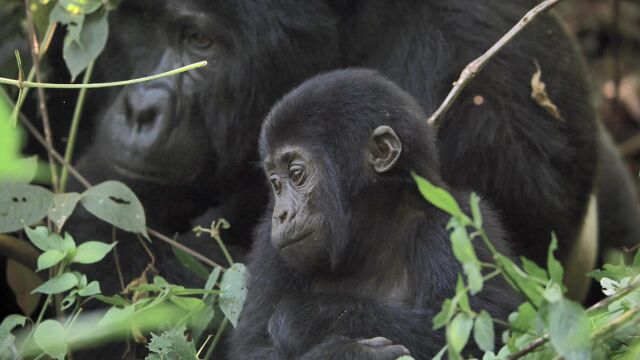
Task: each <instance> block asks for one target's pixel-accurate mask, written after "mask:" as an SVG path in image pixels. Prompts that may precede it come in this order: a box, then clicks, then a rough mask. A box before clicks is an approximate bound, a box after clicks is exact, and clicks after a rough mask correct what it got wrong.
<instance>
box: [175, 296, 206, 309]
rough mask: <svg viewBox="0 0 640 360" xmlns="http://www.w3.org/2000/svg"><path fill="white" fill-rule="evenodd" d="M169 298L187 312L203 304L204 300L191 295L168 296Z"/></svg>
mask: <svg viewBox="0 0 640 360" xmlns="http://www.w3.org/2000/svg"><path fill="white" fill-rule="evenodd" d="M169 300H170V301H171V302H172V303H174V304H176V305H178V306H179V307H181V308H183V309H185V310H186V311H189V312H190V311H195V310H198V309H199V308H200V307H201V306H204V302H203V301H202V300H201V299H196V298H192V297H186V296H170V297H169Z"/></svg>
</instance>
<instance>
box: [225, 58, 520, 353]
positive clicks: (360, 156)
mask: <svg viewBox="0 0 640 360" xmlns="http://www.w3.org/2000/svg"><path fill="white" fill-rule="evenodd" d="M380 125H387V126H389V127H391V128H392V129H393V130H394V131H395V133H396V134H397V136H398V137H399V139H400V140H401V142H402V152H401V154H400V158H399V160H398V162H397V164H396V165H395V167H394V168H393V169H392V170H390V172H388V173H384V174H377V173H375V172H374V171H373V169H372V168H371V165H370V164H369V163H368V162H367V160H366V156H365V149H366V147H367V142H368V141H369V139H370V136H371V133H372V132H373V130H374V129H375V128H376V127H378V126H380ZM260 144H261V145H260V148H261V152H262V154H263V157H264V156H267V154H273V153H276V152H277V151H278V149H280V148H282V147H291V146H293V147H297V148H302V149H304V150H306V151H307V152H309V153H310V154H311V155H310V157H311V158H312V159H314V160H317V161H318V163H319V164H316V166H318V168H319V169H321V170H318V171H317V172H316V173H315V176H316V177H317V178H316V179H315V180H314V181H317V182H319V184H320V185H319V186H320V187H321V190H318V192H314V190H311V193H307V194H303V195H302V196H304V197H305V198H306V197H309V198H310V200H309V201H310V202H312V203H313V209H315V210H310V211H319V212H321V213H322V215H323V216H324V218H325V219H326V223H325V224H324V226H328V227H329V228H330V229H331V236H330V238H329V239H327V241H328V243H326V244H325V247H326V250H324V251H321V252H318V253H317V254H316V256H318V257H323V256H324V255H323V254H324V253H328V254H329V256H330V260H331V261H330V264H331V265H330V266H328V267H327V268H323V269H321V270H314V271H312V272H308V271H300V270H299V269H298V268H297V267H292V266H290V265H288V262H285V261H284V260H283V258H281V255H280V254H279V253H278V251H277V250H276V249H275V248H274V246H272V244H271V242H270V238H271V231H272V230H271V227H272V224H271V223H272V210H273V200H272V202H271V205H270V207H269V210H268V211H267V214H266V215H265V217H264V221H263V222H262V224H261V225H260V227H259V228H258V230H257V235H256V239H255V243H254V248H253V250H252V252H251V255H250V263H249V270H250V274H251V278H250V282H249V294H248V297H247V303H246V305H245V309H244V311H243V313H242V317H241V321H240V323H239V325H238V328H237V331H236V332H235V335H234V338H233V344H232V358H233V359H276V358H303V359H342V358H344V359H378V358H380V359H385V358H393V357H389V356H386V357H385V356H382V355H381V354H378V353H377V352H375V351H372V350H371V349H363V347H361V345H359V344H358V343H357V342H356V340H358V339H362V338H365V339H366V338H373V337H377V336H383V337H386V338H388V339H389V340H391V341H392V342H393V343H394V344H400V345H404V346H405V347H406V348H407V349H409V351H410V352H411V355H412V356H414V357H415V358H416V359H426V358H430V357H432V356H433V355H435V353H436V352H437V351H438V350H439V349H440V348H441V347H442V346H443V345H444V339H443V332H442V331H434V330H432V318H433V316H434V315H435V314H436V313H437V312H438V311H439V309H440V306H441V303H442V301H443V300H444V299H445V298H446V297H451V296H453V294H454V290H455V284H456V276H457V274H458V272H460V271H461V266H460V264H459V263H458V262H457V261H456V260H455V258H454V256H453V253H452V250H451V246H450V240H449V232H448V231H447V230H446V225H447V222H448V221H449V216H448V215H447V214H445V213H443V212H442V211H440V210H438V209H436V208H435V207H433V206H431V205H430V204H429V203H427V202H426V200H424V199H423V198H422V196H421V195H420V193H419V192H418V190H417V186H416V184H415V183H414V181H413V180H412V178H411V175H410V171H411V170H415V172H416V173H417V174H419V175H421V176H423V177H426V178H427V179H428V180H430V181H431V182H433V183H435V184H437V185H438V186H441V187H445V188H448V186H447V185H446V183H445V182H444V181H443V180H442V179H441V177H440V175H439V164H438V160H437V153H436V152H437V151H436V140H435V136H434V134H433V132H432V131H431V129H430V128H429V126H428V125H427V124H426V122H425V121H424V113H423V112H422V110H421V109H420V107H419V105H418V104H417V103H416V102H415V101H414V100H413V99H412V98H411V96H410V95H408V94H406V93H405V92H404V91H402V90H400V89H399V88H398V87H397V86H396V85H394V84H393V83H391V82H389V81H387V80H385V79H384V78H382V77H381V76H379V75H378V74H376V73H375V72H373V71H369V70H342V71H335V72H331V73H328V74H325V75H320V76H318V77H315V78H313V79H311V80H308V81H307V82H305V83H304V84H303V85H301V86H300V87H299V88H297V89H295V90H294V91H292V92H291V93H290V94H289V95H287V96H285V97H284V99H283V100H282V101H280V102H279V103H278V104H277V105H276V106H275V107H274V109H273V110H272V111H271V113H270V114H269V116H268V117H267V120H266V122H265V124H264V126H263V132H262V136H261V139H260ZM311 177H312V175H311V174H310V175H309V178H311ZM307 181H309V182H312V180H307ZM300 186H301V187H302V188H305V189H308V187H306V185H300ZM309 186H312V185H309ZM450 190H451V191H452V192H453V194H454V196H455V198H456V199H457V201H458V202H459V203H460V204H461V205H463V206H464V205H467V204H468V199H469V197H468V193H465V192H459V191H456V190H454V189H450ZM283 191H284V190H283ZM309 206H312V205H309ZM465 208H466V209H467V211H468V208H467V207H465ZM293 211H297V214H298V217H299V216H300V214H299V213H300V211H301V210H300V209H298V210H295V209H294V210H293ZM482 213H483V217H484V219H485V220H486V230H487V231H488V233H489V234H490V237H491V238H492V239H493V241H494V243H495V244H496V246H497V248H498V249H499V250H500V251H502V252H504V253H506V254H507V255H508V254H509V253H510V250H509V248H508V247H507V245H506V243H505V237H506V236H505V233H504V232H503V230H502V228H501V225H500V222H499V220H498V218H497V216H496V215H495V213H494V212H493V211H492V210H490V209H489V208H487V207H483V209H482ZM273 215H274V216H275V215H276V213H275V212H274V213H273ZM295 220H296V219H294V220H292V221H295ZM300 221H302V220H300ZM303 226H308V225H305V224H298V226H297V227H303ZM313 236H314V237H315V236H316V235H313ZM318 236H322V235H318ZM474 246H475V249H476V251H477V253H478V256H479V258H480V259H481V261H490V260H491V254H490V252H489V251H488V250H487V249H486V248H485V247H484V245H481V242H480V239H476V240H475V241H474ZM281 251H283V250H281ZM305 255H308V254H305ZM517 301H518V299H517V296H515V295H514V293H513V291H511V289H510V288H509V286H508V285H506V283H505V282H503V281H502V280H492V281H489V282H488V283H487V284H486V287H485V288H484V290H483V291H482V292H481V293H480V294H479V295H478V296H475V297H472V303H473V306H474V307H476V308H484V309H487V310H488V311H489V312H490V313H492V315H494V316H495V317H497V318H501V319H506V316H507V315H508V314H509V312H510V311H512V310H513V309H515V306H516V304H517ZM468 350H471V349H468ZM372 353H373V354H372ZM395 356H397V354H395Z"/></svg>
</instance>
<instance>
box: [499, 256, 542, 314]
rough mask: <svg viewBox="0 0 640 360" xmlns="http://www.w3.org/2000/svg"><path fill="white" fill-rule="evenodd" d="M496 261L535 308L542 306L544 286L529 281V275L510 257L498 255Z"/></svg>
mask: <svg viewBox="0 0 640 360" xmlns="http://www.w3.org/2000/svg"><path fill="white" fill-rule="evenodd" d="M495 259H496V263H497V264H498V266H499V267H500V268H501V269H502V271H503V272H504V274H505V275H506V276H507V278H508V279H509V281H510V282H511V283H512V284H513V285H515V286H516V288H517V289H518V290H521V291H522V292H523V293H524V295H525V296H526V297H527V299H529V300H530V301H532V302H533V304H534V305H535V306H540V305H541V304H542V302H543V297H542V291H543V290H544V289H542V286H540V285H539V284H537V283H535V282H533V281H530V280H529V279H527V278H526V276H527V275H526V274H525V273H524V272H522V270H520V268H518V266H517V265H516V264H515V263H514V262H513V261H512V260H511V259H509V258H508V257H506V256H503V255H500V254H498V255H496V257H495Z"/></svg>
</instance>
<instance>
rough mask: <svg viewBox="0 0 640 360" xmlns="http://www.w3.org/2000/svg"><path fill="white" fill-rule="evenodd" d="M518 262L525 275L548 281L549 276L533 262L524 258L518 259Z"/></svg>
mask: <svg viewBox="0 0 640 360" xmlns="http://www.w3.org/2000/svg"><path fill="white" fill-rule="evenodd" d="M520 261H521V262H522V267H523V268H524V271H525V272H526V273H527V274H529V275H530V276H533V277H535V278H538V279H540V280H542V281H549V276H548V275H547V272H546V271H545V270H544V269H543V268H541V267H540V266H538V264H536V263H534V262H533V261H531V260H529V259H527V258H526V257H524V256H521V257H520Z"/></svg>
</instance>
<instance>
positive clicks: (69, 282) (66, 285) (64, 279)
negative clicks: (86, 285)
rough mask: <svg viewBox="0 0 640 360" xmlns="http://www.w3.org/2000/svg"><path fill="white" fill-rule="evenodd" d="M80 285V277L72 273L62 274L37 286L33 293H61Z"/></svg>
mask: <svg viewBox="0 0 640 360" xmlns="http://www.w3.org/2000/svg"><path fill="white" fill-rule="evenodd" d="M76 285H78V278H77V277H76V276H75V275H73V274H71V273H64V274H60V275H58V276H56V277H54V278H51V279H49V280H48V281H47V282H45V283H44V284H42V285H40V286H38V287H37V288H35V289H34V290H33V291H32V292H31V293H32V294H33V293H41V294H47V295H50V294H60V293H63V292H65V291H67V290H69V289H71V288H73V287H74V286H76Z"/></svg>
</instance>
